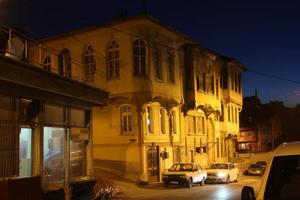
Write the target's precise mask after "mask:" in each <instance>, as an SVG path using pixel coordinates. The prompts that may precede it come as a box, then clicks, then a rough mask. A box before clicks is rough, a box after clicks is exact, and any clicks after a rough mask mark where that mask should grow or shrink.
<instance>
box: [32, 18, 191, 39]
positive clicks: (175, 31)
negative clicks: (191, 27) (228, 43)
mask: <svg viewBox="0 0 300 200" xmlns="http://www.w3.org/2000/svg"><path fill="white" fill-rule="evenodd" d="M140 19H146V20H149V21H151V22H153V23H155V24H157V25H159V26H161V27H163V28H166V29H167V30H169V31H171V32H173V33H175V34H178V35H180V36H181V37H183V38H185V39H186V40H189V41H190V42H193V43H197V42H196V41H194V39H192V38H191V37H189V36H187V35H185V34H184V33H182V32H179V31H178V30H176V29H175V28H174V27H171V26H169V25H167V24H164V23H162V22H161V21H160V20H158V19H157V18H154V17H153V16H151V15H149V14H142V15H137V16H131V17H123V18H119V19H116V20H112V21H110V22H107V23H104V24H101V25H95V26H90V27H83V28H80V29H77V30H74V31H70V32H66V33H61V34H57V35H54V36H50V37H45V38H41V39H38V40H36V41H34V43H39V42H45V41H50V40H55V39H59V38H63V37H68V36H73V35H76V34H80V33H84V32H88V31H92V30H96V29H100V28H107V27H110V26H112V25H116V24H122V23H126V22H129V21H135V20H140Z"/></svg>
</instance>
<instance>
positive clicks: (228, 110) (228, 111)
mask: <svg viewBox="0 0 300 200" xmlns="http://www.w3.org/2000/svg"><path fill="white" fill-rule="evenodd" d="M227 114H228V116H227V117H228V121H229V122H230V106H228V107H227Z"/></svg>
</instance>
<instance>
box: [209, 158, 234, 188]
mask: <svg viewBox="0 0 300 200" xmlns="http://www.w3.org/2000/svg"><path fill="white" fill-rule="evenodd" d="M206 172H207V181H212V182H224V183H229V182H232V181H235V182H237V181H238V176H239V170H238V169H237V168H236V167H235V166H234V165H233V164H232V163H214V164H212V165H210V167H209V168H208V169H207V170H206Z"/></svg>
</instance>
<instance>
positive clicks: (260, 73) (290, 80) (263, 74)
mask: <svg viewBox="0 0 300 200" xmlns="http://www.w3.org/2000/svg"><path fill="white" fill-rule="evenodd" d="M247 71H248V72H251V73H254V74H258V75H261V76H265V77H268V78H272V79H277V80H281V81H287V82H290V83H295V84H300V81H296V80H292V79H289V78H285V77H282V76H277V75H273V74H268V73H264V72H259V71H256V70H253V69H250V68H247Z"/></svg>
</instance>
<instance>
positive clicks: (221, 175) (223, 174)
mask: <svg viewBox="0 0 300 200" xmlns="http://www.w3.org/2000/svg"><path fill="white" fill-rule="evenodd" d="M217 176H218V177H219V178H225V176H226V173H224V172H219V173H218V174H217Z"/></svg>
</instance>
